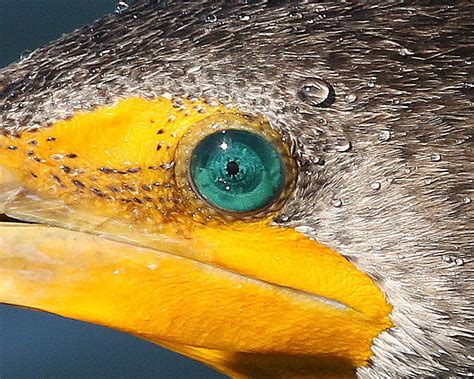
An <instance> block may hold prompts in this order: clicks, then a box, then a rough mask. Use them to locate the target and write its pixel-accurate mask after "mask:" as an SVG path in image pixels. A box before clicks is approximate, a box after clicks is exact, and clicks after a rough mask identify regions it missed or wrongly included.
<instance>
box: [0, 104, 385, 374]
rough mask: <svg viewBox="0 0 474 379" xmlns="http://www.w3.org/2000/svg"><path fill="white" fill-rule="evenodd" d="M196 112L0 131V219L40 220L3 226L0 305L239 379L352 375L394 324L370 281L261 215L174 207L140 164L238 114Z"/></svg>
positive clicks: (170, 193) (160, 178)
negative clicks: (125, 337)
mask: <svg viewBox="0 0 474 379" xmlns="http://www.w3.org/2000/svg"><path fill="white" fill-rule="evenodd" d="M197 108H198V107H196V104H189V109H188V112H187V114H186V115H185V114H184V113H186V112H184V113H183V112H181V110H179V111H178V110H176V109H174V108H173V106H172V103H171V102H169V101H168V100H166V99H159V100H152V101H149V100H142V99H129V100H125V101H123V102H121V103H118V104H117V105H115V106H114V107H110V108H102V109H99V110H96V111H93V112H90V113H87V114H79V115H77V116H75V117H74V118H73V119H71V120H68V121H64V122H59V123H57V124H56V125H53V126H52V127H51V128H48V129H41V130H39V131H32V132H25V133H23V134H22V135H21V136H9V135H5V136H0V188H1V189H2V190H3V191H2V193H3V194H4V195H3V196H2V197H0V213H2V212H3V213H7V214H9V215H11V216H12V217H15V218H18V219H22V220H28V221H33V222H35V223H40V224H43V225H37V224H35V225H25V224H13V223H0V302H4V303H9V304H16V305H21V306H26V307H31V308H36V309H41V310H44V311H48V312H53V313H57V314H59V315H62V316H66V317H71V318H75V319H80V320H84V321H88V322H92V323H96V324H100V325H105V326H108V327H111V328H114V329H118V330H122V331H125V332H127V333H131V334H134V335H136V336H139V337H141V338H144V339H147V340H150V341H153V342H156V343H158V344H160V345H163V346H165V347H168V348H170V349H172V350H175V351H178V352H180V353H183V354H185V355H188V356H190V357H193V358H196V359H198V360H201V361H203V362H205V363H207V364H209V365H211V366H213V367H215V368H217V369H218V370H221V371H222V372H224V373H227V374H229V375H232V376H235V377H246V376H252V377H255V376H265V375H267V376H268V375H269V376H271V377H292V376H294V377H296V376H297V377H302V376H313V377H314V376H318V377H343V376H349V377H350V376H351V375H353V374H354V372H355V369H356V368H357V367H359V366H363V365H366V364H367V363H368V361H369V359H370V357H371V355H372V353H371V345H372V341H373V339H374V338H375V337H376V336H377V335H378V334H379V333H380V332H382V331H383V330H385V329H387V328H389V327H390V326H391V322H390V320H389V317H388V314H389V313H390V310H391V308H390V306H389V305H388V304H387V302H386V300H385V298H384V296H383V294H382V292H381V291H380V289H379V288H378V287H377V285H376V284H375V283H374V282H373V281H372V279H371V278H369V277H368V276H367V275H365V274H364V273H362V272H361V271H359V270H358V269H357V268H356V267H355V266H354V265H353V264H352V263H351V262H349V261H348V260H346V259H345V258H344V257H342V256H341V255H340V254H339V253H338V252H336V251H335V250H333V249H331V248H328V247H326V246H323V245H321V244H320V243H318V242H317V241H314V240H312V239H309V238H307V237H305V236H304V235H302V234H301V233H299V232H297V231H295V230H293V229H291V228H284V227H278V226H275V225H273V224H272V222H271V217H270V216H268V217H261V218H258V219H252V220H234V219H230V218H227V217H220V216H219V215H216V214H214V213H212V212H211V211H210V212H211V213H209V214H207V213H204V214H202V213H199V212H194V211H193V212H190V211H189V209H190V208H192V207H193V205H192V203H190V202H186V201H182V202H176V201H173V199H176V198H179V196H181V195H180V194H181V192H180V191H179V189H177V188H176V186H177V185H176V180H175V179H174V178H173V175H172V174H170V172H169V169H168V168H169V167H168V166H166V168H165V169H163V171H158V172H157V171H156V170H154V169H150V170H144V168H149V167H153V168H154V167H163V165H165V164H166V163H169V162H170V161H171V160H172V159H173V157H175V150H176V148H177V145H178V144H179V142H180V141H181V138H182V136H183V135H185V134H186V132H187V130H189V128H191V127H192V125H195V124H196V122H198V121H201V120H204V119H205V118H206V117H210V116H213V117H220V116H223V115H225V114H228V113H229V112H231V113H232V114H233V115H234V116H235V115H236V114H237V113H238V112H237V111H235V110H227V109H224V108H223V107H220V106H217V107H212V106H206V105H204V104H199V110H197ZM131 110H133V112H131ZM180 112H181V113H180ZM171 116H173V117H171ZM236 117H237V116H236ZM170 120H171V121H170ZM91 125H93V128H92V127H91ZM157 125H160V126H157ZM157 128H159V130H164V132H160V133H157V132H156V129H157ZM163 134H165V136H163ZM32 141H34V142H32ZM157 144H159V145H160V146H167V147H168V148H167V149H162V150H163V151H162V150H161V149H159V150H160V151H157V149H156V146H157ZM151 155H153V156H152V158H151ZM104 167H113V168H115V167H120V170H116V171H120V172H114V171H113V170H112V171H110V170H104V169H103V168H104ZM137 167H138V168H140V169H139V170H137V169H136V168H137ZM101 168H102V169H101ZM130 168H133V170H131V169H130ZM127 170H128V171H127ZM157 182H160V183H162V185H160V186H155V187H156V188H155V187H153V183H157ZM167 184H168V186H167ZM124 185H127V186H129V187H133V189H134V190H127V189H124V188H126V187H124ZM117 188H119V189H120V190H121V192H120V196H121V199H122V200H124V199H125V200H127V201H120V199H119V197H118V195H117V196H116V197H114V196H115V195H113V194H115V193H117V191H115V189H117ZM139 188H143V191H141V190H139ZM122 189H123V191H122ZM107 191H109V192H107ZM154 191H156V192H154ZM145 196H147V197H149V198H151V199H152V201H149V203H150V204H155V202H154V201H155V200H156V201H161V200H157V199H164V198H167V199H168V201H165V200H163V201H162V204H161V205H162V207H160V209H157V207H156V206H155V207H151V206H147V200H145ZM130 199H132V200H130ZM133 199H138V201H135V200H133ZM170 202H171V203H173V204H172V205H169V203H170ZM165 203H166V204H165ZM163 207H166V210H165V211H164V210H163ZM196 213H198V214H197V215H196ZM209 215H211V216H212V217H209ZM48 225H49V226H48ZM52 225H55V226H52Z"/></svg>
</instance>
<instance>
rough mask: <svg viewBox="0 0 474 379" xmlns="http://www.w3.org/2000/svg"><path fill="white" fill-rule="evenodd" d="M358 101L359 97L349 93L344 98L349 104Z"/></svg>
mask: <svg viewBox="0 0 474 379" xmlns="http://www.w3.org/2000/svg"><path fill="white" fill-rule="evenodd" d="M356 100H357V96H356V95H354V94H353V93H348V94H346V95H345V96H344V101H345V102H346V103H348V104H351V103H353V102H355V101H356Z"/></svg>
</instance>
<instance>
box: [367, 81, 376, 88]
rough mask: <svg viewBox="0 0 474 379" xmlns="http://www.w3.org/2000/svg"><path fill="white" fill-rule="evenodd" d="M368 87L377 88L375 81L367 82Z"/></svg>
mask: <svg viewBox="0 0 474 379" xmlns="http://www.w3.org/2000/svg"><path fill="white" fill-rule="evenodd" d="M367 87H369V88H374V87H375V82H373V81H369V82H367Z"/></svg>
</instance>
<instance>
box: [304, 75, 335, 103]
mask: <svg viewBox="0 0 474 379" xmlns="http://www.w3.org/2000/svg"><path fill="white" fill-rule="evenodd" d="M297 95H298V97H299V98H300V99H301V100H303V101H304V102H306V103H308V104H310V105H312V106H315V107H329V106H330V105H331V104H332V103H333V102H334V100H335V93H334V88H332V86H331V85H330V84H329V83H328V82H326V81H325V80H323V79H321V78H311V79H307V80H305V81H303V82H301V83H300V87H299V89H298V92H297Z"/></svg>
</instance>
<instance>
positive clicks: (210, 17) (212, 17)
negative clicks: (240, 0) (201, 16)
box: [206, 13, 217, 23]
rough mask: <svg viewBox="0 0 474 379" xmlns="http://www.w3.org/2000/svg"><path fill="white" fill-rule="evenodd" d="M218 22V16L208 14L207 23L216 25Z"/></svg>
mask: <svg viewBox="0 0 474 379" xmlns="http://www.w3.org/2000/svg"><path fill="white" fill-rule="evenodd" d="M216 21H217V16H216V15H215V14H212V13H211V14H208V15H207V16H206V22H210V23H214V22H216Z"/></svg>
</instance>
